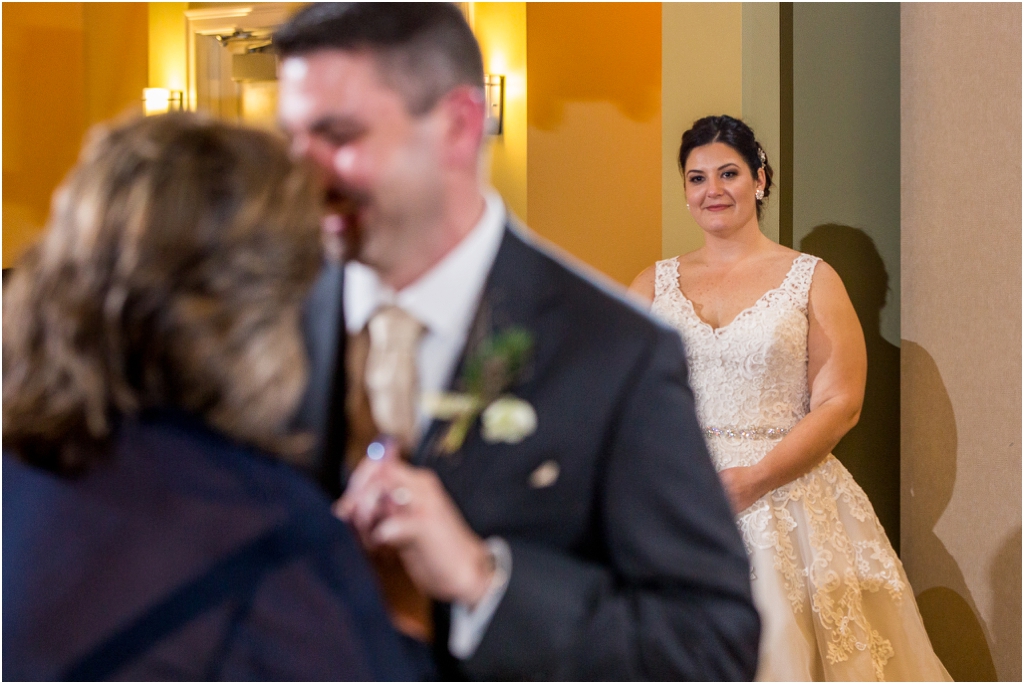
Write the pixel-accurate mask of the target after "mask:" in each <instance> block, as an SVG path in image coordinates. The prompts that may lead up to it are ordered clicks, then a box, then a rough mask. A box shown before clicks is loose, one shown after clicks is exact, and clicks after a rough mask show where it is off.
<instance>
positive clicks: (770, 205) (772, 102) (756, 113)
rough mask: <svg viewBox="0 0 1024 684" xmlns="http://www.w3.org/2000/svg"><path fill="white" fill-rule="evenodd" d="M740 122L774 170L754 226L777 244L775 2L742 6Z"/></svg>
mask: <svg viewBox="0 0 1024 684" xmlns="http://www.w3.org/2000/svg"><path fill="white" fill-rule="evenodd" d="M742 24H743V121H745V122H746V123H747V125H749V126H750V127H751V128H752V129H754V134H755V135H756V136H757V140H758V142H760V143H761V146H762V147H763V148H764V151H765V154H766V155H768V164H769V165H770V166H771V167H772V169H773V171H774V183H775V185H776V187H775V188H774V189H773V194H772V195H770V196H769V197H768V202H767V203H766V204H765V205H764V213H763V214H762V216H761V219H760V220H759V221H758V223H759V224H760V226H761V232H762V233H764V234H765V235H767V236H768V237H770V238H771V239H772V240H775V241H776V242H778V241H779V193H778V187H777V186H778V184H779V182H780V177H779V169H780V166H781V156H780V151H781V149H782V147H781V145H782V142H781V140H780V123H781V122H780V119H779V115H780V112H779V96H780V92H779V69H780V64H779V3H777V2H745V3H743V20H742Z"/></svg>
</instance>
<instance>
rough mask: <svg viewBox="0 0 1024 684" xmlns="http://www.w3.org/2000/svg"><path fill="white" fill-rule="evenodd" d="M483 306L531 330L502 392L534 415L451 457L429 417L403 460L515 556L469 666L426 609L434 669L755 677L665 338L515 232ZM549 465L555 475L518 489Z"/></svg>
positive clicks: (745, 592) (490, 675) (319, 386)
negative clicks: (429, 474) (526, 357)
mask: <svg viewBox="0 0 1024 684" xmlns="http://www.w3.org/2000/svg"><path fill="white" fill-rule="evenodd" d="M341 286H342V277H341V271H340V269H339V268H337V267H335V268H333V269H330V270H328V271H327V272H325V274H324V277H323V279H322V281H321V283H320V286H319V287H318V288H317V290H316V292H315V293H314V295H313V297H312V299H311V308H310V313H311V319H310V328H309V330H310V350H311V355H312V358H313V364H314V365H313V369H314V371H313V373H314V384H313V386H312V387H313V393H311V395H310V396H309V397H308V398H307V404H306V407H307V416H308V417H309V421H310V422H309V423H308V424H309V425H311V426H313V427H314V428H316V429H317V430H318V431H319V432H320V434H321V436H322V439H321V444H322V449H323V452H322V454H321V457H322V459H323V461H322V462H323V463H324V469H323V470H322V472H321V474H320V476H321V480H322V481H323V482H325V483H326V485H327V486H328V489H331V490H333V491H334V492H336V491H338V490H339V489H340V486H341V482H340V480H339V477H338V473H339V466H338V462H339V458H340V452H341V449H340V448H339V447H340V445H343V444H344V414H343V397H344V378H343V374H341V373H339V372H338V369H339V367H340V366H339V364H338V361H339V359H341V358H343V356H342V354H343V350H341V349H340V348H341V347H342V346H343V345H341V344H339V343H338V342H339V340H343V339H344V325H343V323H342V312H341V303H340V294H341ZM482 306H483V307H484V308H486V310H487V312H488V314H489V319H490V321H491V325H492V326H493V328H494V329H496V330H501V329H503V328H506V327H509V326H519V327H523V328H526V329H527V330H529V331H530V332H531V333H532V335H533V338H534V342H535V349H534V353H533V359H532V363H531V372H530V373H529V374H528V376H527V377H526V378H525V379H524V380H523V382H521V383H520V384H518V385H517V386H515V387H513V388H511V392H512V393H513V394H515V395H516V396H517V397H520V398H522V399H524V400H526V401H528V402H529V403H530V404H532V405H533V407H534V408H535V410H536V412H537V415H538V427H537V431H536V433H535V434H533V435H532V436H530V437H528V438H526V439H525V440H524V441H523V442H522V443H520V444H517V445H510V444H501V443H498V444H489V443H487V442H485V441H484V440H483V438H482V436H481V434H480V430H479V422H478V423H477V425H476V426H474V428H473V429H471V430H470V433H469V435H468V437H467V439H466V441H465V443H464V444H463V447H462V449H461V450H460V451H459V452H457V453H456V454H454V455H450V456H449V455H440V454H439V453H438V449H437V448H436V446H435V445H436V444H437V441H438V439H439V437H440V436H441V434H442V430H443V428H444V425H443V424H440V423H436V422H435V424H434V425H433V426H431V428H430V430H429V431H428V432H427V434H426V436H425V437H424V439H423V441H422V443H421V445H420V448H419V450H418V452H417V453H416V454H415V456H414V462H416V463H417V464H420V465H423V466H426V467H429V468H433V469H434V470H436V471H437V473H438V474H439V476H440V478H441V480H442V482H443V483H444V485H445V487H446V488H447V490H448V492H449V493H450V494H451V496H452V498H453V499H454V501H455V503H456V504H457V505H458V507H459V509H460V510H461V511H462V513H463V515H464V516H465V518H466V520H467V521H468V523H469V525H470V526H471V527H472V528H473V529H474V530H475V531H476V532H477V533H478V534H480V535H481V536H483V537H487V536H490V535H500V536H502V537H504V538H505V539H506V540H507V541H508V542H509V544H510V546H511V548H512V555H513V560H512V576H511V581H510V583H509V585H508V589H507V591H506V593H505V596H504V598H503V599H502V601H501V603H500V605H499V607H498V609H497V612H496V613H495V615H494V617H493V620H492V621H491V623H490V625H489V627H488V629H487V631H486V634H485V636H484V638H483V641H482V642H481V643H480V645H479V647H478V649H477V650H476V652H475V653H474V655H473V656H472V657H471V658H470V659H468V660H467V661H464V662H457V661H455V660H454V659H453V658H451V657H450V656H448V655H447V651H446V649H445V646H446V644H447V636H446V633H445V630H446V624H447V619H448V611H447V607H446V606H438V610H437V617H438V618H439V625H440V631H439V637H438V642H437V644H436V650H437V652H438V656H439V666H440V671H441V675H442V678H446V677H460V676H468V677H471V678H478V679H524V678H525V679H572V680H591V679H612V680H624V679H681V680H693V679H729V680H742V679H750V678H752V677H753V675H754V670H755V664H756V654H757V643H758V636H759V621H758V616H757V613H756V611H755V609H754V606H753V603H752V601H751V594H750V582H749V568H748V564H747V557H746V554H745V552H744V549H743V545H742V542H741V540H740V537H739V533H738V532H737V529H736V526H735V524H734V522H733V516H732V513H731V512H730V509H729V505H728V503H727V501H726V498H725V495H724V492H723V490H722V488H721V485H720V483H719V480H718V477H717V474H716V473H715V470H714V467H713V466H712V463H711V460H710V458H709V456H708V453H707V450H706V447H705V444H704V441H703V437H702V435H701V430H700V429H699V426H698V424H697V420H696V416H695V413H694V405H693V396H692V394H691V391H690V388H689V386H688V383H687V369H686V363H685V358H684V355H683V349H682V343H681V341H680V338H679V335H678V334H677V333H676V332H674V331H672V330H670V329H668V328H667V327H663V326H661V325H660V324H658V323H656V322H655V321H654V320H653V319H651V318H650V317H649V316H647V315H646V314H645V313H643V312H641V311H640V310H639V309H637V308H636V307H634V306H633V305H631V304H629V303H627V302H625V301H624V300H623V299H621V298H620V297H619V296H618V295H615V294H612V293H610V292H608V291H606V290H604V289H603V288H602V287H601V286H599V285H596V284H595V283H594V282H592V281H591V280H590V279H588V278H587V277H585V276H582V275H580V274H579V273H578V272H576V271H575V270H574V269H572V268H570V267H567V266H566V265H564V264H563V263H561V262H560V261H559V260H558V259H556V258H554V257H552V256H550V255H548V254H547V253H545V252H544V251H542V250H540V249H538V248H537V247H535V246H533V245H531V244H529V242H528V241H527V239H525V238H524V237H522V236H521V235H520V234H519V233H518V232H517V231H514V230H511V229H507V230H506V233H505V236H504V238H503V241H502V244H501V247H500V249H499V251H498V255H497V258H496V261H495V264H494V267H493V269H492V271H491V273H490V275H489V278H488V281H487V285H486V288H485V293H484V304H483V305H482ZM464 360H465V359H463V361H464ZM453 382H454V383H455V386H456V387H457V382H458V373H457V374H456V378H455V379H454V381H453ZM331 398H333V401H332V400H331ZM317 407H318V408H317ZM316 420H320V421H321V422H320V423H319V424H317V423H316V422H315V421H316ZM547 461H554V462H555V463H557V464H558V468H559V476H558V478H557V479H556V480H555V482H554V483H552V484H550V486H546V487H540V488H537V487H534V486H532V485H531V478H530V475H531V473H533V472H534V471H535V470H536V469H537V468H538V467H539V466H540V465H541V464H543V463H545V462H547ZM342 479H343V478H342Z"/></svg>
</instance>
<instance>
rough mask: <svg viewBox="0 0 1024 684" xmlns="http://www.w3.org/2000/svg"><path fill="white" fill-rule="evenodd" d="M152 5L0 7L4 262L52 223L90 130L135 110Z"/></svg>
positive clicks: (142, 80) (143, 73) (142, 78)
mask: <svg viewBox="0 0 1024 684" xmlns="http://www.w3.org/2000/svg"><path fill="white" fill-rule="evenodd" d="M146 26H147V9H146V4H145V3H78V2H70V3H4V4H3V142H4V145H3V265H4V267H5V268H6V267H8V266H12V265H13V264H14V262H15V261H16V260H17V258H18V257H19V256H20V255H21V253H22V252H23V251H24V250H25V248H26V247H28V246H29V245H30V244H31V243H32V241H33V240H35V238H36V236H38V234H39V232H40V230H42V227H43V224H44V223H45V221H46V216H47V214H48V213H49V206H50V195H51V194H52V193H53V190H54V188H56V186H57V185H58V184H59V183H60V181H61V179H62V178H63V177H64V175H65V174H66V173H67V172H68V170H69V169H70V168H71V166H72V165H73V164H74V162H75V160H76V159H77V157H78V151H79V148H80V146H81V143H82V138H83V135H84V134H85V131H86V129H87V128H88V126H90V125H92V124H94V123H97V122H99V121H103V120H105V119H108V118H111V117H114V116H117V115H119V114H122V113H124V112H126V111H129V110H132V109H135V108H137V109H138V111H141V98H142V88H143V87H145V85H146V60H147V55H146V52H147V47H146V46H147V28H146Z"/></svg>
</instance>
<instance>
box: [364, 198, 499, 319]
mask: <svg viewBox="0 0 1024 684" xmlns="http://www.w3.org/2000/svg"><path fill="white" fill-rule="evenodd" d="M484 205H485V206H484V213H483V216H481V217H480V220H479V221H478V222H477V224H476V225H475V226H474V227H473V229H472V230H471V231H470V232H469V233H468V234H467V235H466V237H464V238H463V239H462V241H461V242H459V244H457V245H456V246H455V247H454V249H452V250H451V251H450V252H448V254H446V255H445V257H444V258H443V259H442V260H441V261H439V262H438V263H437V264H435V265H434V267H433V268H431V269H430V270H429V271H427V272H426V273H425V274H423V275H422V276H421V277H420V278H419V279H418V280H416V282H414V283H412V284H411V285H408V286H407V287H405V288H404V289H402V290H401V291H399V292H395V291H394V290H393V289H392V288H391V287H389V286H388V285H386V284H384V283H383V282H381V280H380V278H378V277H377V273H376V272H375V271H374V270H373V269H371V268H370V267H368V266H366V265H365V264H361V263H359V262H356V261H350V262H348V263H347V264H346V265H345V293H344V299H345V327H346V329H347V330H348V332H349V333H350V334H357V333H359V332H360V331H362V329H363V328H364V327H365V326H366V323H367V321H368V320H369V319H370V317H371V316H372V315H373V314H374V312H376V311H377V309H378V308H380V307H381V306H383V305H385V304H396V305H397V306H399V307H401V308H402V309H403V310H404V311H405V312H406V313H408V314H410V315H411V316H413V317H414V318H416V320H418V321H419V322H420V323H422V324H423V325H424V326H425V327H426V329H427V330H428V331H429V332H431V333H435V334H440V335H445V336H447V335H461V334H464V333H465V330H467V329H468V328H469V324H470V322H471V319H472V317H473V315H474V313H475V312H476V308H477V305H478V302H479V300H480V296H481V294H482V293H483V289H484V284H485V282H486V280H487V274H488V273H490V271H491V266H492V265H493V264H494V258H495V257H496V256H497V254H498V248H499V247H500V246H501V239H502V237H503V235H504V227H505V218H506V212H505V205H504V203H503V202H502V200H501V196H499V195H498V193H496V192H494V191H487V192H485V193H484Z"/></svg>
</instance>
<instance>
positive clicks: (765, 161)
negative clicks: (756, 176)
mask: <svg viewBox="0 0 1024 684" xmlns="http://www.w3.org/2000/svg"><path fill="white" fill-rule="evenodd" d="M757 158H758V159H760V160H761V168H764V167H765V165H766V164H768V155H766V154H765V153H764V150H763V149H761V146H760V145H758V146H757Z"/></svg>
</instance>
